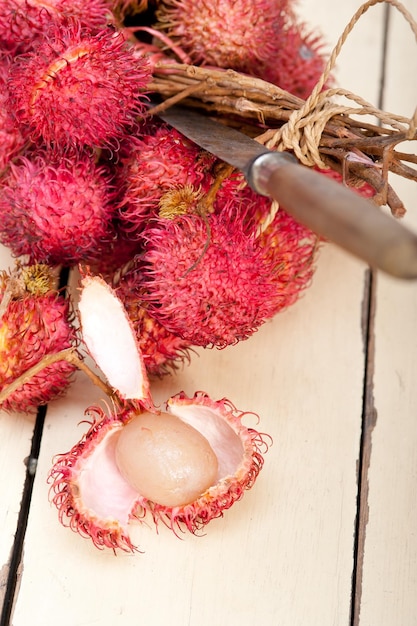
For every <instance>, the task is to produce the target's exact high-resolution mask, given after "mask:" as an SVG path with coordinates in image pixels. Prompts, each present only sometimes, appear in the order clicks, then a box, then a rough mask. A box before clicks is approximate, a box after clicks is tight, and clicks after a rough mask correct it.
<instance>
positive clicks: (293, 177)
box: [157, 105, 417, 279]
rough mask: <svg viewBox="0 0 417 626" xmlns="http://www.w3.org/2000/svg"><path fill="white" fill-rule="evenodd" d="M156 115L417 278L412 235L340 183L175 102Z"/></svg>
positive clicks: (349, 242) (399, 273)
mask: <svg viewBox="0 0 417 626" xmlns="http://www.w3.org/2000/svg"><path fill="white" fill-rule="evenodd" d="M157 115H158V117H160V118H161V119H162V120H164V121H165V122H167V123H168V124H169V125H170V126H172V127H174V128H176V129H177V130H178V131H179V132H180V133H182V134H183V135H185V136H186V137H188V138H189V139H190V140H191V141H193V142H194V143H196V144H197V145H199V146H200V147H201V148H204V149H205V150H207V151H208V152H210V153H211V154H213V155H215V156H216V157H218V158H219V159H221V160H222V161H225V162H226V163H229V164H230V165H232V166H233V167H235V168H237V169H239V170H241V171H242V172H243V174H244V175H245V178H246V180H247V182H248V184H249V185H250V186H251V187H252V189H254V190H255V191H256V192H257V193H259V194H261V195H264V196H269V197H271V198H273V199H275V200H276V201H277V202H278V203H279V204H280V205H281V206H282V207H284V208H285V210H286V211H287V212H288V213H290V214H291V215H292V216H293V217H294V218H295V219H296V220H298V221H299V222H300V223H302V224H304V225H305V226H307V227H308V228H310V229H311V230H312V231H314V232H315V233H317V234H318V235H320V236H322V237H324V238H326V239H328V240H329V241H332V242H333V243H335V244H337V245H338V246H340V247H341V248H343V249H344V250H346V251H347V252H349V253H351V254H353V255H354V256H356V257H358V258H359V259H361V260H363V261H365V262H366V263H367V264H368V265H369V266H370V267H372V268H374V269H380V270H382V271H383V272H385V273H387V274H390V275H391V276H395V277H397V278H404V279H415V278H417V235H416V234H415V233H413V232H412V231H410V230H409V229H407V228H406V227H405V226H403V225H402V224H400V223H399V222H398V221H396V220H395V219H394V218H393V217H390V216H389V215H387V214H385V213H383V212H382V211H381V209H379V208H378V207H377V206H375V205H374V204H373V203H372V202H370V201H368V200H365V199H364V198H362V197H361V196H359V195H358V194H356V193H354V192H353V191H351V190H350V189H348V188H347V187H345V186H344V185H341V184H339V183H337V182H335V181H333V180H330V179H329V178H327V177H326V176H324V175H323V174H320V173H318V172H316V171H314V170H313V169H311V168H309V167H305V166H304V165H301V164H299V163H298V162H297V160H296V159H295V157H293V155H291V154H289V153H285V152H274V151H272V150H269V149H268V148H266V147H265V146H263V145H261V144H259V143H258V142H257V141H255V140H254V139H251V138H250V137H248V136H247V135H245V134H244V133H241V132H240V131H238V130H236V129H234V128H231V127H229V126H225V125H224V124H221V123H220V122H216V121H214V120H212V119H210V118H208V117H206V116H205V115H202V114H200V113H197V112H195V111H193V110H189V109H186V108H183V107H181V106H178V105H176V106H171V107H170V108H168V109H166V110H165V111H163V112H158V114H157Z"/></svg>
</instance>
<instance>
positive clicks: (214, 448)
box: [49, 393, 266, 551]
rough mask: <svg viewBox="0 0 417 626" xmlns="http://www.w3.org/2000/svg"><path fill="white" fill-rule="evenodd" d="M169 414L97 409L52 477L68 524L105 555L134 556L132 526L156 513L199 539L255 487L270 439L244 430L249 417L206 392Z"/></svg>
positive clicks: (179, 401) (180, 401) (181, 398)
mask: <svg viewBox="0 0 417 626" xmlns="http://www.w3.org/2000/svg"><path fill="white" fill-rule="evenodd" d="M167 410H168V413H162V414H159V413H146V414H145V415H144V414H143V413H141V412H140V411H137V410H136V411H134V410H130V411H127V412H124V413H121V414H117V415H110V416H105V415H104V414H103V411H102V410H101V409H99V408H92V409H90V410H89V412H88V413H89V415H90V417H91V418H92V420H93V422H92V425H91V428H90V429H89V431H88V432H87V433H86V434H85V435H84V437H83V438H82V440H81V441H80V442H79V443H78V444H76V445H75V446H74V447H73V448H72V449H71V450H70V451H69V452H68V453H66V454H61V455H59V456H58V457H57V459H56V461H55V463H54V466H53V468H52V470H51V472H50V476H49V481H50V483H51V490H52V501H53V502H54V504H55V505H56V506H57V508H58V510H59V518H60V521H61V522H62V523H63V524H64V525H67V526H70V528H71V529H72V530H75V531H77V532H79V533H80V534H81V535H82V536H84V537H86V536H88V537H90V538H91V539H92V541H93V543H94V545H96V546H97V547H99V548H103V547H108V548H112V549H117V548H119V549H122V550H126V551H133V550H135V547H134V545H133V543H132V541H131V539H130V537H129V532H128V524H129V522H130V521H132V520H134V519H141V518H144V517H145V516H146V515H147V514H148V515H149V514H150V515H151V517H152V518H153V520H154V521H155V523H156V524H157V523H158V522H161V521H162V522H163V523H165V524H166V525H167V526H169V527H170V528H172V529H173V530H174V532H178V531H181V530H189V531H190V532H193V533H195V532H197V531H198V530H200V529H202V528H203V527H204V526H205V525H206V524H208V522H210V521H211V520H212V519H215V518H217V517H221V516H222V515H223V512H224V511H225V510H227V509H228V508H230V507H231V506H232V505H233V504H234V503H235V502H236V501H237V500H240V499H241V497H242V496H243V494H244V492H245V491H246V490H247V489H250V488H251V487H252V486H253V484H254V482H255V480H256V478H257V476H258V474H259V471H260V469H261V468H262V465H263V457H262V452H263V451H264V450H265V448H266V439H265V437H263V436H262V435H261V434H260V433H259V432H257V431H256V430H254V429H252V428H247V427H245V426H244V425H243V423H242V417H243V415H244V414H243V412H240V411H238V410H237V409H236V408H235V407H234V406H233V405H232V404H231V403H230V402H229V401H227V400H218V401H213V400H210V398H209V397H208V396H207V395H206V394H203V393H198V394H196V395H195V396H194V397H192V398H189V397H187V396H186V395H185V394H182V393H181V394H179V395H178V396H174V397H172V398H171V399H170V400H169V401H168V403H167ZM142 420H143V421H142ZM124 429H126V433H125V432H124ZM138 435H139V436H138ZM141 435H142V439H141ZM143 435H145V440H144V441H143ZM122 437H123V439H122ZM122 444H124V445H122ZM196 446H198V447H197V449H196ZM196 453H198V456H197V458H196ZM202 453H203V454H204V457H203V458H202V456H201V455H202ZM158 459H159V463H157V461H158ZM162 460H163V461H164V462H163V463H162V464H161V461H162ZM161 465H162V468H161V467H160V466H161ZM196 466H197V468H196ZM196 473H198V477H199V480H198V481H196V483H194V481H193V483H194V484H193V488H194V489H193V492H191V490H190V482H189V477H190V476H192V477H195V474H196ZM126 477H127V478H126ZM132 482H133V485H132ZM145 492H146V495H145ZM162 500H163V501H162Z"/></svg>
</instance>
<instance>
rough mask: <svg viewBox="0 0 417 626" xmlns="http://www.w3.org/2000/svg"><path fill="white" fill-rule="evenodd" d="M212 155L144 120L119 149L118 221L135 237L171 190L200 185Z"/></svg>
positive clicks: (157, 212)
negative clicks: (138, 129)
mask: <svg viewBox="0 0 417 626" xmlns="http://www.w3.org/2000/svg"><path fill="white" fill-rule="evenodd" d="M212 160H213V159H212V158H211V157H209V155H208V154H207V153H205V152H203V151H202V150H201V149H200V148H199V147H198V146H196V144H194V143H192V142H191V141H189V140H188V139H186V138H185V137H184V136H183V135H181V134H180V133H179V132H178V131H176V130H175V129H173V128H171V127H169V126H168V125H166V124H156V123H155V122H150V123H149V122H148V123H147V124H146V125H143V126H142V128H141V129H140V132H139V133H138V135H137V136H136V137H132V138H131V139H130V141H128V142H127V144H126V147H125V148H124V149H123V150H122V156H121V158H120V164H119V168H118V174H117V178H118V180H119V181H120V185H119V187H120V188H121V189H122V197H121V200H120V220H121V222H122V224H123V228H124V230H125V231H126V232H128V233H130V235H131V236H132V237H134V236H137V235H138V234H139V233H140V232H141V231H142V230H143V228H144V227H145V226H146V224H147V222H148V220H149V218H151V217H156V216H158V214H159V209H160V201H161V198H162V196H163V195H164V194H166V193H167V192H169V191H171V190H175V189H183V188H184V187H186V186H191V187H192V188H193V189H195V190H196V191H197V192H198V190H199V189H200V187H201V186H203V183H204V180H205V177H206V174H207V172H206V169H207V167H208V166H209V164H210V163H211V162H212Z"/></svg>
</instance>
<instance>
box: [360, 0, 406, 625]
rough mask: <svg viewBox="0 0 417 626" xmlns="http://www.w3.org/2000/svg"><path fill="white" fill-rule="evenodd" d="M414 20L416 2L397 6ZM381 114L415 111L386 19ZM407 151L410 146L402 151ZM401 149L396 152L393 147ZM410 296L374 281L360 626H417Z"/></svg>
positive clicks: (397, 25)
mask: <svg viewBox="0 0 417 626" xmlns="http://www.w3.org/2000/svg"><path fill="white" fill-rule="evenodd" d="M404 4H405V6H406V7H407V8H408V10H409V11H411V12H412V14H413V15H414V16H416V15H417V2H416V1H415V0H411V1H407V2H405V3H404ZM387 60H388V62H387V73H386V81H385V97H384V101H385V107H386V108H387V109H388V110H395V111H396V112H398V113H400V114H405V115H411V114H412V113H413V111H414V109H415V107H416V105H417V86H416V83H415V75H416V71H417V43H416V41H415V39H414V36H413V34H412V32H411V30H410V29H409V28H408V26H407V25H406V23H405V21H404V19H403V18H402V17H401V16H400V15H399V14H398V13H397V12H395V11H392V12H391V16H390V28H389V41H388V58H387ZM406 148H408V150H410V146H408V147H406ZM400 149H401V148H400ZM394 184H395V187H396V189H398V191H399V193H400V195H401V197H402V198H403V199H404V201H405V205H406V207H407V208H408V213H407V215H406V217H405V220H404V221H405V223H407V224H408V225H409V226H410V228H413V229H414V231H416V230H417V213H416V197H417V196H416V190H415V186H414V185H412V184H411V183H407V182H406V181H404V180H398V179H396V180H395V183H394ZM416 331H417V289H416V285H415V283H412V284H403V283H399V282H397V281H394V280H390V279H389V278H387V277H386V276H383V275H381V276H378V279H377V288H376V318H375V376H374V387H373V396H374V397H373V404H374V410H375V414H376V423H375V427H374V429H373V432H372V439H371V446H372V452H371V460H370V467H369V475H368V489H369V496H368V507H369V520H368V524H367V527H366V539H365V545H364V564H363V581H362V592H361V607H360V613H359V615H358V622H357V623H358V624H360V626H371V625H373V624H379V625H380V626H391V625H392V624H401V625H404V626H412V625H413V624H415V623H416V622H417V599H416V594H415V589H416V586H417V537H416V533H415V528H416V524H417V492H416V478H417V420H416V416H417V392H416V382H415V378H416V371H417V341H416Z"/></svg>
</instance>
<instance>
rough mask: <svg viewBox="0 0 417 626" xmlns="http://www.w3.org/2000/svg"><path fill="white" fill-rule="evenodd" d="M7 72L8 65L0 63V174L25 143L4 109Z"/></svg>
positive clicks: (9, 114)
mask: <svg viewBox="0 0 417 626" xmlns="http://www.w3.org/2000/svg"><path fill="white" fill-rule="evenodd" d="M8 72H9V64H8V63H7V62H5V61H0V172H2V170H4V168H5V167H6V166H7V164H8V162H9V161H10V159H12V158H13V157H14V156H16V154H18V152H19V151H20V150H21V149H22V147H23V145H24V142H25V140H24V137H23V136H22V134H21V132H20V128H19V125H18V124H17V123H16V121H15V119H14V118H13V116H12V115H11V113H10V112H9V111H8V109H7V107H6V102H7V97H8V96H7V88H6V83H7V75H8Z"/></svg>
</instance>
